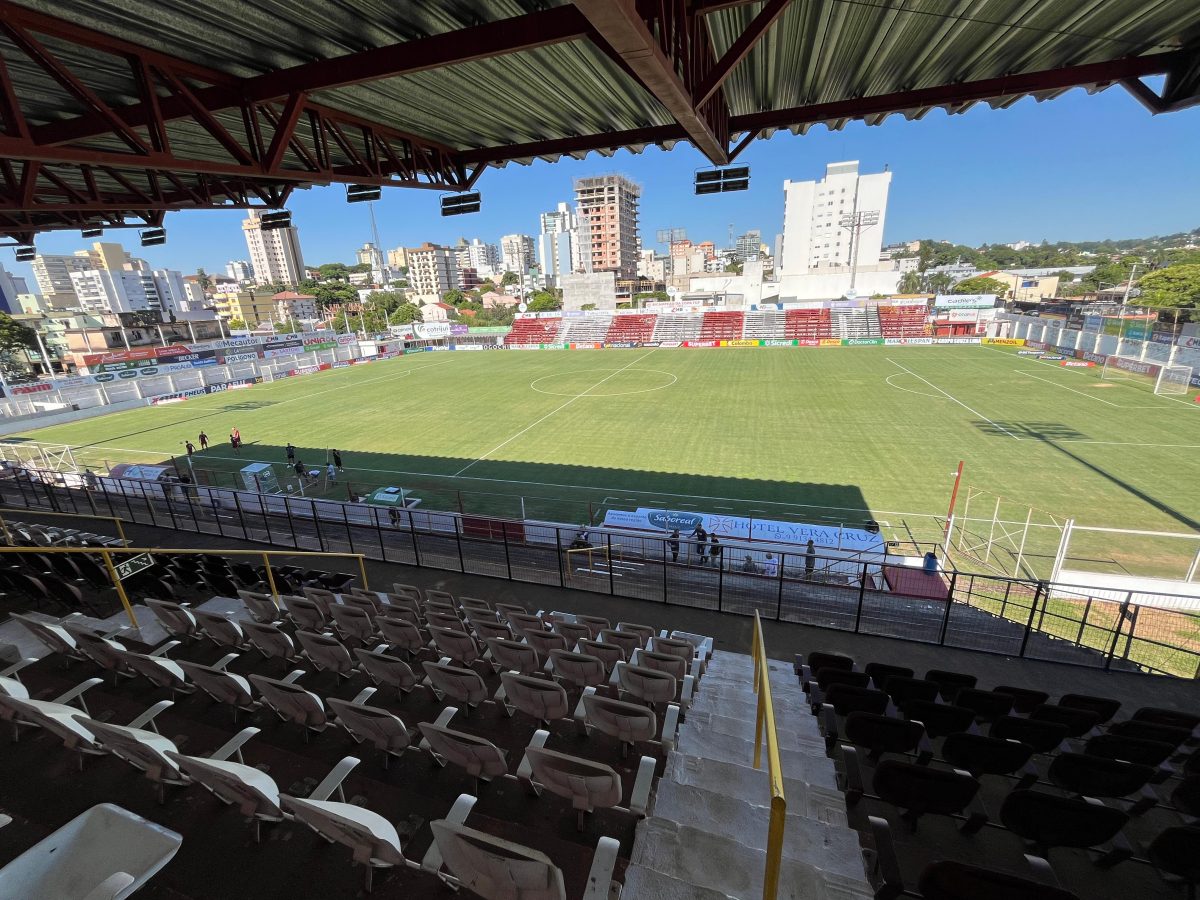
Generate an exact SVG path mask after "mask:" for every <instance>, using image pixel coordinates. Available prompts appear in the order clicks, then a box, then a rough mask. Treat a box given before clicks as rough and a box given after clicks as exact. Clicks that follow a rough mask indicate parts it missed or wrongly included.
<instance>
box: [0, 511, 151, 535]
mask: <svg viewBox="0 0 1200 900" xmlns="http://www.w3.org/2000/svg"><path fill="white" fill-rule="evenodd" d="M10 512H14V513H23V514H25V515H29V514H30V513H31V512H32V513H33V514H35V515H37V516H42V517H46V518H53V519H93V520H98V521H101V522H112V523H113V524H114V525H116V526H117V534H118V535H119V536H120V538H121V543H122V544H128V543H129V541H128V539H126V537H125V527H124V526H123V525H122V524H121V523H122V522H123V521H124V520H123V519H122V518H121V517H120V516H97V515H91V514H88V513H60V512H47V511H44V510H40V509H39V510H30V509H27V508H23V507H20V506H0V531H3V533H4V542H5V543H6V544H11V543H12V537H11V536H10V535H9V533H8V522H6V521H5V519H4V513H10ZM38 524H39V525H40V524H41V523H40V522H39V523H38Z"/></svg>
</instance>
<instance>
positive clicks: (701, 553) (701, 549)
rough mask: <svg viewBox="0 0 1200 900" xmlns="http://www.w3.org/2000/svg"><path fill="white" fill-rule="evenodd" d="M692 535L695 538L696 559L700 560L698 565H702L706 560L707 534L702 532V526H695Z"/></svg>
mask: <svg viewBox="0 0 1200 900" xmlns="http://www.w3.org/2000/svg"><path fill="white" fill-rule="evenodd" d="M692 534H693V535H694V536H695V538H696V557H697V558H698V559H699V560H700V565H704V563H705V561H706V560H707V558H708V556H707V554H708V543H707V542H708V532H707V531H705V530H704V526H703V525H697V526H696V530H695V531H693V532H692Z"/></svg>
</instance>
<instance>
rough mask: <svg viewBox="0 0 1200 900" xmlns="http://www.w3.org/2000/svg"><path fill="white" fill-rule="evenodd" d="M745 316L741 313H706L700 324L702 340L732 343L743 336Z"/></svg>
mask: <svg viewBox="0 0 1200 900" xmlns="http://www.w3.org/2000/svg"><path fill="white" fill-rule="evenodd" d="M745 319H746V317H745V314H744V313H741V312H724V311H721V312H706V313H705V314H704V316H703V318H702V320H701V322H700V338H699V339H700V340H702V341H731V340H738V339H739V338H740V337H741V336H742V325H743V324H744V322H745Z"/></svg>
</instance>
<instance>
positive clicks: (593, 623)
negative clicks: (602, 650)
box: [575, 615, 612, 641]
mask: <svg viewBox="0 0 1200 900" xmlns="http://www.w3.org/2000/svg"><path fill="white" fill-rule="evenodd" d="M575 621H576V622H578V623H579V624H580V625H586V626H587V627H588V630H589V631H590V632H591V634H590V635H589V636H588V637H589V639H590V640H593V641H594V640H595V639H596V638H598V637H599V636H600V632H602V631H604V630H605V629H607V628H611V627H612V626H611V625H609V624H608V619H605V618H602V617H600V616H580V615H576V616H575Z"/></svg>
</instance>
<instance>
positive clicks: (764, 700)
mask: <svg viewBox="0 0 1200 900" xmlns="http://www.w3.org/2000/svg"><path fill="white" fill-rule="evenodd" d="M750 656H751V658H752V659H753V660H754V693H755V694H757V695H758V709H757V712H756V713H755V715H754V768H756V769H761V768H762V747H763V739H764V738H765V739H766V745H767V779H768V783H769V784H770V788H771V820H770V824H769V825H768V826H767V861H766V867H765V869H764V871H763V900H775V895H776V894H777V893H778V892H779V867H780V862H781V860H782V857H783V831H784V827H785V826H786V825H787V798H785V797H784V795H783V765H782V764H781V763H780V761H779V736H778V735H777V734H776V733H775V706H774V704H773V703H772V701H771V677H770V674H771V673H770V670H769V669H768V668H767V647H766V644H765V642H764V641H763V632H762V619H761V618H760V617H759V615H758V610H755V611H754V646H753V648H752V650H751V653H750Z"/></svg>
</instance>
